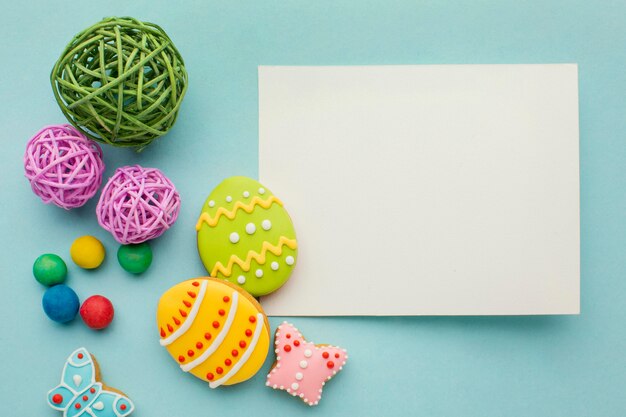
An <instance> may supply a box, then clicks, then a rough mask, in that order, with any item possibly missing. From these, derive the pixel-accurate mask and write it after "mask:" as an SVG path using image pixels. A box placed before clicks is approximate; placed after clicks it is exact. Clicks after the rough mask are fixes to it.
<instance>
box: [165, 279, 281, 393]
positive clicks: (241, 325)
mask: <svg viewBox="0 0 626 417" xmlns="http://www.w3.org/2000/svg"><path fill="white" fill-rule="evenodd" d="M157 324H158V326H159V334H160V336H161V340H160V343H161V345H162V346H165V347H166V348H167V351H168V352H169V354H170V355H171V356H172V357H173V358H174V360H176V362H177V363H178V364H179V365H180V368H181V369H182V370H183V371H185V372H190V373H191V374H193V375H194V376H196V377H197V378H200V379H202V380H204V381H207V382H209V386H210V387H211V388H217V387H219V386H220V385H232V384H237V383H239V382H243V381H245V380H247V379H249V378H251V377H252V376H254V374H256V373H257V371H258V370H259V369H260V368H261V366H262V365H263V362H264V361H265V358H266V357H267V353H268V350H269V345H270V330H269V329H270V326H269V322H268V321H267V317H266V316H265V314H264V313H263V309H262V308H261V306H260V305H259V303H258V302H257V301H256V300H255V299H254V298H253V297H252V296H250V294H248V293H246V292H245V291H242V290H241V289H240V288H239V287H238V286H236V285H233V284H230V283H228V282H226V281H223V280H218V279H214V278H196V279H191V280H188V281H185V282H181V283H180V284H177V285H175V286H173V287H172V288H170V289H169V290H167V291H166V292H165V293H164V294H163V295H162V296H161V299H160V300H159V305H158V308H157Z"/></svg>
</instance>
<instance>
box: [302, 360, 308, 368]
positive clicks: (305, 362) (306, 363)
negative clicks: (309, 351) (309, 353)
mask: <svg viewBox="0 0 626 417" xmlns="http://www.w3.org/2000/svg"><path fill="white" fill-rule="evenodd" d="M307 366H309V363H308V362H307V361H300V368H302V369H306V367H307Z"/></svg>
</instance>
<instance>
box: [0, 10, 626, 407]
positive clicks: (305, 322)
mask: <svg viewBox="0 0 626 417" xmlns="http://www.w3.org/2000/svg"><path fill="white" fill-rule="evenodd" d="M2 9H3V19H2V25H0V36H1V39H2V41H1V42H0V56H1V57H2V67H1V71H2V75H1V76H0V77H1V78H0V97H1V98H2V103H1V104H0V106H1V107H0V109H1V112H0V126H1V131H0V132H1V133H0V136H1V143H2V151H1V152H0V169H1V174H2V175H1V177H0V178H1V181H2V182H1V188H0V190H1V192H2V198H1V199H0V207H1V209H2V215H1V216H0V236H1V238H0V239H1V252H0V265H1V267H2V269H1V279H0V306H1V307H0V308H1V309H2V310H1V311H2V321H1V322H0V346H1V349H2V358H1V359H0V361H1V371H0V375H2V376H1V378H2V379H1V380H2V389H0V414H1V415H3V416H40V417H43V416H51V417H52V416H57V415H59V414H58V413H57V412H56V411H53V410H52V409H49V408H48V406H47V405H46V402H45V394H46V392H47V390H48V389H49V388H51V387H53V386H54V385H56V384H57V383H58V381H59V379H60V372H61V368H62V366H63V361H64V360H65V358H66V356H67V355H69V353H70V352H72V351H73V350H74V349H75V348H76V347H78V346H85V347H87V348H88V349H90V350H91V351H92V352H93V353H94V354H95V355H96V356H97V357H98V359H99V360H100V362H101V365H102V369H103V373H104V378H105V382H109V383H110V384H111V385H113V386H115V387H119V388H121V389H123V390H124V391H126V392H127V393H128V394H129V395H130V396H131V398H132V399H133V400H134V401H135V403H136V406H137V411H136V413H135V414H134V415H135V416H136V417H147V416H150V417H154V416H174V417H176V416H188V415H203V416H208V415H220V416H234V415H239V416H241V415H246V414H247V413H254V415H257V416H265V415H267V416H270V415H272V416H276V415H286V414H287V413H288V414H289V415H293V416H298V415H309V416H312V415H318V416H321V415H324V416H331V415H362V416H374V415H376V416H382V415H423V416H434V415H438V416H482V417H488V416H503V415H507V416H529V415H532V416H551V417H554V416H568V417H574V416H591V415H594V416H607V417H608V416H624V415H626V358H625V354H626V325H625V324H626V302H625V299H626V297H625V296H626V276H625V274H624V272H625V271H626V260H625V259H626V258H625V257H624V253H625V242H626V221H625V219H624V214H625V213H626V210H625V209H626V197H625V196H624V189H625V186H626V175H625V174H626V168H625V167H626V146H625V144H624V131H625V128H626V52H625V51H626V25H625V23H626V19H625V18H626V3H625V2H622V1H615V2H609V1H602V2H601V1H597V2H590V1H546V0H537V1H519V0H511V1H487V0H482V1H459V0H456V1H455V0H448V1H443V0H438V1H435V0H433V1H414V0H408V1H389V0H380V1H361V2H359V1H346V0H332V1H325V0H324V1H313V2H312V1H287V2H276V1H222V2H216V1H212V2H206V1H186V2H183V1H171V0H159V1H157V0H151V1H145V0H143V1H128V0H121V1H117V0H116V1H102V2H91V1H73V2H59V1H50V0H40V1H32V2H29V1H22V0H18V1H15V0H12V1H4V2H3V6H2ZM111 15H130V16H134V17H137V18H140V19H143V20H147V21H153V22H156V23H158V24H160V25H161V26H162V27H163V28H165V29H166V31H167V32H168V33H169V34H170V36H171V37H172V39H173V40H174V42H175V44H176V46H177V47H178V49H179V50H180V52H181V53H182V55H183V57H184V58H185V61H186V64H187V68H188V71H189V76H190V88H189V92H188V94H187V97H186V99H185V101H184V104H183V107H182V111H181V114H180V118H179V121H178V123H177V125H176V126H175V128H174V129H173V131H172V132H171V133H170V134H168V135H167V136H166V137H164V138H163V139H161V140H159V141H158V142H156V143H155V144H154V145H152V146H151V147H149V148H148V149H146V150H145V152H143V153H142V154H139V155H137V154H134V153H133V152H131V151H128V150H119V149H113V148H110V147H107V148H105V154H106V155H105V160H106V163H107V167H108V168H107V174H106V175H107V177H108V176H109V175H110V174H111V173H112V172H113V170H114V169H115V167H117V166H120V165H122V164H130V163H140V164H143V165H145V166H155V167H158V168H161V169H162V170H163V171H164V172H165V173H166V174H167V175H168V176H169V177H170V178H171V179H172V180H173V182H174V183H175V184H176V185H177V186H178V188H179V190H180V193H181V196H182V201H183V205H182V211H181V216H180V219H179V221H178V223H177V224H176V225H175V227H173V228H172V229H171V230H170V231H168V232H167V233H166V234H165V235H164V236H163V237H162V238H161V239H159V240H158V241H156V242H154V244H153V249H154V254H155V261H154V263H153V265H152V267H151V269H150V271H149V272H148V273H146V274H144V275H143V276H140V277H133V276H130V275H128V274H126V273H125V272H124V271H123V270H122V269H121V268H120V267H119V265H118V264H117V262H116V260H115V251H116V250H117V244H116V243H115V242H114V241H113V239H112V238H111V236H110V235H108V234H107V233H106V232H104V231H103V230H101V229H100V228H99V227H98V225H97V222H96V218H95V215H94V207H95V201H92V202H90V203H89V204H88V205H87V206H85V207H83V208H81V209H78V210H74V211H72V212H65V211H64V210H61V209H58V208H56V207H54V206H45V205H43V204H41V202H40V201H39V200H38V199H37V198H36V197H35V196H34V195H33V194H32V193H31V191H30V188H29V186H28V184H27V181H26V180H25V179H24V177H23V168H22V154H23V151H24V146H25V143H26V141H27V139H28V138H29V137H30V136H31V135H32V134H33V133H34V132H35V131H37V130H38V129H39V128H40V127H41V126H43V125H45V124H50V123H60V122H63V121H64V119H63V116H62V114H61V112H60V110H59V109H58V108H57V105H56V103H55V101H54V99H53V96H52V91H51V88H50V85H49V81H48V77H49V73H50V70H51V68H52V66H53V64H54V62H55V60H56V58H57V57H58V55H59V54H60V52H61V51H62V49H63V48H64V46H65V44H66V43H67V42H68V41H69V40H70V39H71V37H72V36H73V35H74V34H75V33H76V32H78V31H80V30H82V29H83V28H85V27H87V26H89V25H91V24H93V23H95V22H97V21H98V20H100V19H101V18H102V17H105V16H111ZM557 62H576V63H578V64H579V71H580V140H581V142H580V143H581V145H580V154H581V209H582V210H581V230H582V246H581V251H582V278H581V292H582V300H581V302H582V314H581V315H580V316H571V317H556V316H555V317H479V318H477V317H456V318H455V317H448V318H445V317H415V318H366V317H365V318H317V319H301V318H295V319H293V322H294V323H295V324H296V325H297V326H298V327H299V328H301V329H302V331H303V332H304V334H305V336H307V337H308V338H309V339H311V340H313V341H316V342H318V343H333V344H338V345H340V346H343V347H346V348H348V350H349V352H350V360H349V362H348V364H347V366H346V368H345V369H344V371H343V372H342V373H340V374H339V375H338V376H337V377H336V379H335V380H333V381H331V382H330V383H329V384H328V385H327V389H326V390H325V393H324V396H323V398H322V401H321V403H320V405H319V406H318V407H316V408H314V409H309V407H307V406H305V405H304V404H302V403H301V402H300V401H298V400H295V399H293V398H290V397H289V396H288V395H287V394H286V393H283V392H274V391H272V390H270V389H268V388H266V387H265V386H264V376H265V373H266V371H267V370H268V369H269V366H270V363H271V360H272V358H271V355H270V358H268V360H267V362H266V364H265V366H264V368H263V370H262V371H261V372H260V373H259V374H258V375H257V376H256V377H255V378H254V379H253V380H251V381H249V382H247V383H245V384H241V385H238V386H236V387H230V388H225V389H219V390H210V389H209V388H208V387H207V386H206V384H204V383H202V382H201V381H199V380H196V379H195V378H193V377H191V376H188V375H184V374H183V373H181V372H180V370H179V369H178V366H177V365H176V364H175V363H174V362H173V361H172V360H171V359H170V358H169V356H168V355H167V353H166V351H165V350H164V349H163V348H161V347H160V346H159V344H158V342H157V340H158V335H157V329H156V326H155V317H154V316H155V305H156V302H157V300H158V297H159V295H160V294H161V293H162V292H163V291H164V290H165V289H167V288H168V287H169V286H171V285H172V284H174V283H176V282H178V281H180V280H183V279H186V278H189V277H193V276H197V275H201V274H204V272H205V271H204V269H203V267H202V265H201V263H200V261H199V258H198V256H197V254H196V245H195V233H194V223H195V221H196V216H197V214H198V212H199V210H200V207H201V205H202V203H203V201H204V199H205V197H206V196H207V195H208V193H209V192H210V190H211V189H212V187H213V186H215V185H216V184H217V183H218V182H219V181H220V180H221V179H223V178H225V177H228V176H230V175H234V174H243V175H248V176H252V177H255V176H256V174H257V133H258V129H257V118H258V110H257V104H258V102H257V66H258V65H260V64H272V65H278V64H285V65H323V64H346V65H351V64H442V63H557ZM285 175H289V173H285ZM268 185H269V186H271V185H270V184H268ZM83 234H94V235H96V236H98V237H99V238H101V239H102V241H103V242H104V244H105V245H106V247H107V249H108V251H109V252H108V254H109V255H108V258H107V260H106V262H105V264H104V265H103V266H102V267H101V268H100V269H98V270H96V271H93V272H86V271H82V270H79V269H78V268H77V267H76V266H75V265H73V264H72V263H71V261H69V253H68V252H69V246H70V244H71V242H72V241H73V239H74V238H76V237H78V236H80V235H83ZM44 252H56V253H58V254H60V255H61V256H63V257H65V259H66V260H68V267H69V269H70V272H69V280H68V284H69V285H71V286H72V287H73V288H74V289H75V290H76V291H77V292H78V294H79V296H80V297H81V299H85V298H86V297H88V296H89V295H92V294H96V293H100V294H103V295H106V296H107V297H109V298H110V299H111V300H112V301H113V303H114V305H115V307H116V318H115V320H114V323H113V324H112V326H111V327H110V328H108V329H107V330H105V331H102V332H94V331H91V330H89V329H87V328H86V327H85V326H84V325H83V324H82V323H81V321H80V319H77V320H76V321H74V322H73V323H71V324H70V325H57V324H54V323H52V322H50V321H49V320H48V319H47V318H46V316H45V315H44V314H43V312H42V310H41V306H40V300H41V296H42V294H43V292H44V289H43V287H41V286H40V285H39V284H38V283H37V282H36V281H35V280H34V279H33V278H32V275H31V267H32V262H33V261H34V259H35V258H36V257H37V256H38V255H39V254H41V253H44ZM354 261H355V262H362V261H364V260H360V259H355V260H354ZM407 268H410V266H408V265H407ZM271 322H272V325H273V326H276V325H277V324H278V323H279V319H277V318H276V319H272V320H271Z"/></svg>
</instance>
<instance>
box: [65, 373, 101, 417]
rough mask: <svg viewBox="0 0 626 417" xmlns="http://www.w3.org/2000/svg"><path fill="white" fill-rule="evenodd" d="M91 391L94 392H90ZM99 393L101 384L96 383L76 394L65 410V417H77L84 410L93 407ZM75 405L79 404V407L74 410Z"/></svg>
mask: <svg viewBox="0 0 626 417" xmlns="http://www.w3.org/2000/svg"><path fill="white" fill-rule="evenodd" d="M92 389H93V391H94V392H91V390H92ZM101 391H102V384H100V383H99V382H96V383H95V384H94V385H92V386H91V387H89V388H88V389H86V390H85V391H83V392H81V393H80V394H78V395H77V396H76V398H75V399H74V402H72V404H71V405H70V407H69V409H68V410H67V414H66V417H71V416H79V415H80V414H81V413H82V412H83V411H84V409H85V408H88V407H91V406H93V403H94V402H96V401H97V400H98V396H99V394H100V392H101ZM76 404H79V405H80V407H78V408H76Z"/></svg>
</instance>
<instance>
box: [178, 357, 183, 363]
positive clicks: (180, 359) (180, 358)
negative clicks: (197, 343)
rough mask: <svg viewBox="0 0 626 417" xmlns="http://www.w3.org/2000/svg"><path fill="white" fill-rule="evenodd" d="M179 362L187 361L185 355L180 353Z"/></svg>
mask: <svg viewBox="0 0 626 417" xmlns="http://www.w3.org/2000/svg"><path fill="white" fill-rule="evenodd" d="M178 362H181V363H182V362H185V357H184V356H183V355H180V356H179V357H178Z"/></svg>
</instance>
